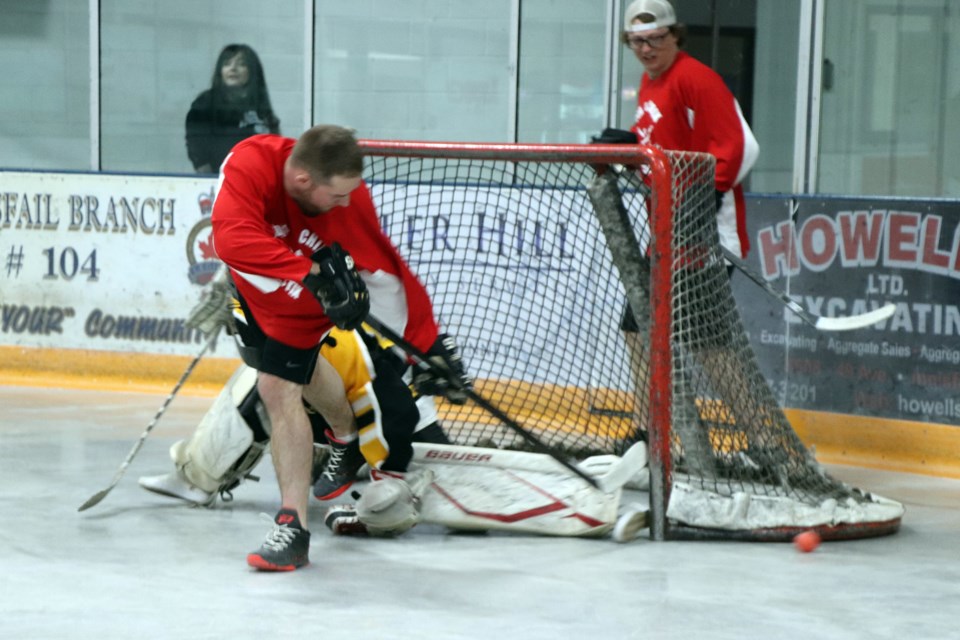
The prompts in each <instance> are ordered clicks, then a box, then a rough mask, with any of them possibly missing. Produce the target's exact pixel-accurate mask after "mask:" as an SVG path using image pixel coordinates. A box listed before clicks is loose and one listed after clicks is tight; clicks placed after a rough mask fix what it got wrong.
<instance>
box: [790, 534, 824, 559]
mask: <svg viewBox="0 0 960 640" xmlns="http://www.w3.org/2000/svg"><path fill="white" fill-rule="evenodd" d="M793 544H794V546H795V547H796V548H797V549H799V550H800V551H801V552H803V553H810V552H811V551H813V550H814V549H816V548H817V547H819V546H820V534H819V533H817V532H816V531H814V530H812V529H811V530H810V531H804V532H803V533H798V534H797V535H796V536H795V537H794V538H793Z"/></svg>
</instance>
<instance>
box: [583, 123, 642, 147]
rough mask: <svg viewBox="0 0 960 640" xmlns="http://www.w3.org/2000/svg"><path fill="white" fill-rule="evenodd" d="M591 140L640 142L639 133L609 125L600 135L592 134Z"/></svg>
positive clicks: (596, 141)
mask: <svg viewBox="0 0 960 640" xmlns="http://www.w3.org/2000/svg"><path fill="white" fill-rule="evenodd" d="M590 142H593V143H594V144H639V142H640V141H639V140H638V139H637V134H635V133H634V132H633V131H627V130H625V129H614V128H612V127H607V128H606V129H604V130H603V131H601V132H600V135H598V136H592V137H591V138H590Z"/></svg>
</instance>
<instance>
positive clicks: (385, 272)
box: [212, 135, 437, 351]
mask: <svg viewBox="0 0 960 640" xmlns="http://www.w3.org/2000/svg"><path fill="white" fill-rule="evenodd" d="M295 142H296V141H295V140H293V139H291V138H283V137H280V136H275V135H257V136H253V137H251V138H247V139H246V140H244V141H243V142H240V143H239V144H237V145H236V146H235V147H234V148H233V150H232V151H231V152H230V155H229V156H227V159H226V161H225V162H224V164H223V167H222V169H221V172H220V184H219V188H218V191H217V197H216V200H215V202H214V205H213V218H212V220H213V241H214V248H215V249H216V252H217V255H218V256H219V257H220V259H221V260H223V262H225V263H226V264H227V265H228V266H229V267H230V270H231V272H232V274H233V279H234V283H235V284H236V286H237V290H238V291H239V293H240V295H241V296H242V297H243V299H244V300H245V301H246V303H247V305H248V306H249V307H250V311H251V312H252V313H253V316H254V318H255V319H256V321H257V324H259V325H260V328H261V329H263V331H264V333H266V334H267V335H268V336H270V337H271V338H273V339H274V340H277V341H279V342H282V343H284V344H286V345H289V346H292V347H296V348H301V349H306V348H309V347H312V346H314V345H316V344H317V343H318V342H319V340H320V338H321V337H322V336H323V334H324V333H326V332H327V331H328V330H329V329H330V328H331V327H332V326H333V323H332V322H330V319H329V318H327V316H326V314H325V313H324V312H323V307H322V306H321V305H320V303H319V301H317V299H316V298H315V297H314V296H313V294H311V293H310V292H309V291H307V290H306V289H304V288H303V285H302V284H301V281H302V280H303V277H304V276H305V275H307V273H308V272H309V271H310V266H311V261H310V256H311V255H312V254H313V253H314V251H316V250H317V249H319V248H320V246H323V245H327V246H329V245H331V244H333V243H334V242H338V243H340V246H342V247H343V248H344V249H345V250H346V251H347V252H348V253H349V254H350V255H351V256H352V257H353V260H354V262H355V263H356V267H357V270H358V271H359V272H360V275H361V276H362V277H363V279H364V281H365V282H366V283H367V286H368V288H369V290H370V302H371V313H373V314H374V315H376V316H377V317H378V318H379V319H380V320H382V321H383V322H385V323H386V324H387V325H389V326H390V327H391V328H393V329H394V330H395V331H398V332H400V333H402V334H403V336H404V338H406V339H407V340H408V341H410V342H411V343H412V344H413V345H414V346H416V347H417V348H419V349H420V350H423V351H426V350H428V349H429V348H430V347H431V346H432V345H433V343H434V341H435V340H436V338H437V324H436V321H435V320H434V317H433V308H432V306H431V304H430V299H429V297H428V295H427V291H426V289H425V288H424V287H423V285H422V284H421V282H420V281H419V280H418V279H417V278H416V276H415V275H414V274H413V272H412V271H410V268H409V267H408V266H407V264H406V263H405V262H404V261H403V258H401V257H400V254H399V253H398V252H397V250H396V248H395V247H394V246H393V244H392V243H391V242H390V239H389V238H388V237H387V236H386V234H385V233H384V232H383V229H382V228H381V227H380V223H379V221H378V219H377V214H376V209H375V207H374V204H373V200H372V199H371V197H370V192H369V190H368V189H367V186H366V184H364V183H361V184H360V186H359V187H358V188H357V189H355V190H354V191H353V192H352V193H351V194H350V203H349V204H348V205H347V206H345V207H334V208H333V209H331V210H329V211H326V212H324V213H321V214H320V215H318V216H315V217H312V218H311V217H308V216H305V215H304V214H303V213H302V211H301V210H300V207H299V205H297V203H296V202H294V200H293V199H292V198H291V197H290V196H289V195H288V194H287V192H286V190H285V189H284V186H283V167H284V164H285V163H286V160H287V158H288V157H289V156H290V153H291V152H292V150H293V145H294V144H295Z"/></svg>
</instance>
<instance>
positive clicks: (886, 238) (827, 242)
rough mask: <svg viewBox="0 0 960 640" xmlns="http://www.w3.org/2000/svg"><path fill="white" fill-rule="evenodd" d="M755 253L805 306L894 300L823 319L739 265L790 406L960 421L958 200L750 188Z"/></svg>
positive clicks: (764, 359) (823, 310)
mask: <svg viewBox="0 0 960 640" xmlns="http://www.w3.org/2000/svg"><path fill="white" fill-rule="evenodd" d="M748 210H749V216H748V218H749V221H750V237H751V242H752V244H753V249H752V251H751V254H750V256H749V257H748V263H749V264H750V265H751V266H753V267H754V268H755V270H756V271H758V272H759V273H760V274H762V275H763V277H764V278H765V279H766V280H767V281H769V282H770V283H772V284H773V285H775V286H776V287H778V288H780V289H781V290H783V291H785V292H787V293H789V295H790V296H791V297H792V298H793V299H794V300H796V301H797V302H799V303H800V304H802V305H803V307H804V308H805V309H807V310H808V311H810V312H812V313H815V314H818V315H823V316H830V317H834V316H844V315H851V314H858V313H863V312H866V311H869V310H871V309H875V308H877V307H879V306H881V305H883V304H885V303H887V302H892V303H895V304H896V307H897V309H896V312H895V313H894V314H893V316H892V317H890V318H889V319H887V320H885V321H882V322H879V323H877V324H876V325H873V326H871V327H869V328H865V329H858V330H855V331H849V332H834V333H831V332H823V331H817V330H816V329H814V328H812V327H810V326H809V325H807V324H805V323H803V322H801V321H800V320H799V318H797V317H796V316H795V315H794V314H793V313H791V312H790V311H788V310H786V309H785V307H783V305H780V304H778V303H776V302H771V301H770V298H769V297H768V296H767V295H766V294H764V293H763V292H762V291H761V290H760V288H759V287H757V286H756V285H755V284H753V283H752V282H750V281H749V280H748V279H747V278H746V277H744V276H743V275H742V274H737V275H735V276H734V289H735V294H736V296H737V299H738V302H739V306H740V308H741V309H742V310H743V309H749V310H750V312H749V313H746V312H743V313H742V316H743V319H744V324H745V325H746V329H747V331H748V332H749V334H750V338H751V344H752V345H753V348H754V351H755V353H756V354H757V357H758V359H759V361H760V365H761V369H762V370H763V371H764V374H765V375H766V377H767V379H768V381H769V382H770V385H771V387H772V388H773V389H774V391H775V393H776V395H777V398H778V400H779V401H780V403H781V404H782V405H783V406H785V407H792V408H799V409H813V410H819V411H831V412H837V413H845V414H853V415H864V416H877V417H884V418H900V419H905V420H916V421H928V422H935V423H939V424H951V425H960V402H958V398H960V368H958V365H960V339H958V337H960V306H958V305H960V204H958V203H953V202H942V201H926V200H903V199H887V200H878V199H875V198H872V199H854V198H834V199H819V198H795V199H790V198H787V199H783V198H753V199H751V200H750V202H749V204H748Z"/></svg>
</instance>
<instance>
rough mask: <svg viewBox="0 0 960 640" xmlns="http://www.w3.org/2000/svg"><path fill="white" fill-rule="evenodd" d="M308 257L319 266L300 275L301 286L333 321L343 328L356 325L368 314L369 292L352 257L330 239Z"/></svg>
mask: <svg viewBox="0 0 960 640" xmlns="http://www.w3.org/2000/svg"><path fill="white" fill-rule="evenodd" d="M310 259H311V260H313V261H314V262H316V263H317V264H318V265H320V273H319V274H312V273H308V274H307V275H306V276H304V278H303V286H305V287H306V288H307V289H308V290H309V291H310V293H312V294H313V295H314V296H316V298H317V300H319V301H320V304H321V305H323V310H324V312H325V313H326V314H327V317H328V318H330V320H331V321H332V322H333V324H335V325H337V326H338V327H339V328H341V329H345V330H347V331H352V330H353V329H356V328H357V327H359V326H360V325H361V324H362V323H363V321H364V320H366V319H367V314H368V313H370V294H369V293H368V292H367V285H366V284H365V283H364V282H363V278H361V277H360V274H359V273H357V269H356V266H355V265H354V263H353V258H351V257H350V254H349V253H347V252H346V251H344V250H343V249H342V248H341V247H340V245H339V244H337V243H336V242H334V243H333V244H332V245H331V246H329V247H322V248H321V249H320V250H319V251H317V252H316V253H314V254H313V255H312V256H310Z"/></svg>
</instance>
